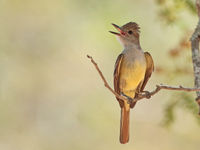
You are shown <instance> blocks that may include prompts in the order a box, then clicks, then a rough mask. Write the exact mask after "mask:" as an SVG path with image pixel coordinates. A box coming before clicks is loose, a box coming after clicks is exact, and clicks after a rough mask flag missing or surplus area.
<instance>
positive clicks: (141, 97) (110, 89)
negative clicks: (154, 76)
mask: <svg viewBox="0 0 200 150" xmlns="http://www.w3.org/2000/svg"><path fill="white" fill-rule="evenodd" d="M87 57H88V58H89V59H90V60H91V62H92V64H93V65H94V66H95V68H96V70H97V71H98V73H99V75H100V77H101V79H102V80H103V82H104V86H105V87H106V88H108V90H109V91H111V92H112V93H113V94H114V95H115V96H116V97H117V98H119V99H121V100H123V101H128V102H129V103H134V102H136V101H139V100H142V99H144V98H147V99H149V98H151V96H153V95H155V94H156V93H158V92H159V91H160V90H162V89H165V90H176V91H187V92H192V91H196V92H197V91H198V92H200V88H186V87H183V86H181V85H180V86H179V87H174V86H168V85H162V84H160V85H156V88H155V89H154V90H153V91H151V92H148V91H145V92H144V94H142V93H141V94H139V96H138V97H137V98H134V99H132V100H131V101H130V100H128V99H127V98H126V97H124V96H121V95H119V94H118V93H116V92H115V91H114V90H113V89H112V88H111V87H110V85H109V84H108V82H107V81H106V79H105V77H104V75H103V73H102V72H101V70H100V69H99V67H98V65H97V63H96V62H95V61H94V59H93V58H92V57H91V56H89V55H87Z"/></svg>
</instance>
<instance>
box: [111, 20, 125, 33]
mask: <svg viewBox="0 0 200 150" xmlns="http://www.w3.org/2000/svg"><path fill="white" fill-rule="evenodd" d="M112 25H113V26H114V27H115V28H116V29H117V30H118V31H119V33H117V32H113V31H109V32H110V33H112V34H115V35H118V36H121V35H125V32H123V31H122V29H121V27H119V26H118V25H116V24H114V23H112Z"/></svg>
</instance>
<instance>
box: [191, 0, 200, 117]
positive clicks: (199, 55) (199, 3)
mask: <svg viewBox="0 0 200 150" xmlns="http://www.w3.org/2000/svg"><path fill="white" fill-rule="evenodd" d="M196 7H197V12H198V16H199V22H198V24H197V27H196V29H195V31H194V33H193V34H192V37H191V39H190V40H191V44H192V62H193V70H194V79H195V81H194V84H195V87H196V88H200V51H199V40H200V39H199V37H200V0H196ZM196 93H197V98H196V101H197V103H198V104H199V115H200V91H197V92H196Z"/></svg>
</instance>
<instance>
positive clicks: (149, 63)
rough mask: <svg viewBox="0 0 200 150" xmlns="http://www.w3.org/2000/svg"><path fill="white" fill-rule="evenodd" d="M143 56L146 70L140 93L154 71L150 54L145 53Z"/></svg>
mask: <svg viewBox="0 0 200 150" xmlns="http://www.w3.org/2000/svg"><path fill="white" fill-rule="evenodd" d="M144 55H145V58H146V64H147V66H146V67H147V68H146V72H145V77H144V81H143V83H142V86H141V89H140V91H143V90H144V88H145V86H146V84H147V81H148V80H149V78H150V77H151V74H152V72H153V71H154V63H153V59H152V57H151V55H150V53H148V52H145V53H144Z"/></svg>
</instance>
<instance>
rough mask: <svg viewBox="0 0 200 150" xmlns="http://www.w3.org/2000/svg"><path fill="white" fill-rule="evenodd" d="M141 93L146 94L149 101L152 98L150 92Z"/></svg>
mask: <svg viewBox="0 0 200 150" xmlns="http://www.w3.org/2000/svg"><path fill="white" fill-rule="evenodd" d="M141 93H144V94H145V96H146V98H147V99H149V98H151V93H150V92H149V91H142V92H141Z"/></svg>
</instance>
